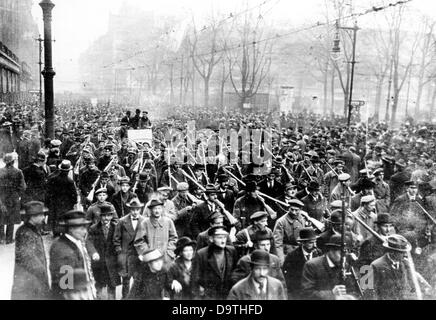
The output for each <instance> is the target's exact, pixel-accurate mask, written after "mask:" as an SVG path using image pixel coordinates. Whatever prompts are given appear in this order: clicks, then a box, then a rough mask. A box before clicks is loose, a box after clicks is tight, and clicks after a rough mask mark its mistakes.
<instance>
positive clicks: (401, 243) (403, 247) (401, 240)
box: [383, 234, 412, 252]
mask: <svg viewBox="0 0 436 320" xmlns="http://www.w3.org/2000/svg"><path fill="white" fill-rule="evenodd" d="M383 247H385V248H386V249H389V250H392V251H398V252H408V251H410V249H411V248H412V246H411V245H410V243H409V241H407V239H406V238H405V237H403V236H402V235H399V234H393V235H390V236H388V237H387V240H386V241H385V242H384V243H383Z"/></svg>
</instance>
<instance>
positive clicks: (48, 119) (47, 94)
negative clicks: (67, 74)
mask: <svg viewBox="0 0 436 320" xmlns="http://www.w3.org/2000/svg"><path fill="white" fill-rule="evenodd" d="M39 5H40V7H41V8H42V13H43V20H44V71H42V75H43V76H44V106H45V137H46V138H50V139H53V138H54V93H53V78H54V76H55V74H56V73H55V72H54V70H53V64H52V40H51V20H52V14H51V12H52V10H53V8H54V6H55V5H54V3H53V2H51V1H50V0H42V1H41V2H40V3H39Z"/></svg>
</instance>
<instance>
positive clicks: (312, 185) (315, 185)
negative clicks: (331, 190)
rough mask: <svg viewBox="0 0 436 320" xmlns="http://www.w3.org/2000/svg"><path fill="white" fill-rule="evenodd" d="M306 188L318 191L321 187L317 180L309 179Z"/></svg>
mask: <svg viewBox="0 0 436 320" xmlns="http://www.w3.org/2000/svg"><path fill="white" fill-rule="evenodd" d="M307 189H308V190H309V191H319V190H321V187H320V185H319V183H318V182H317V181H310V182H309V185H308V186H307Z"/></svg>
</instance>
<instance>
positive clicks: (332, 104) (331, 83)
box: [330, 68, 335, 115]
mask: <svg viewBox="0 0 436 320" xmlns="http://www.w3.org/2000/svg"><path fill="white" fill-rule="evenodd" d="M330 90H331V97H330V99H331V105H330V114H331V115H334V114H335V69H334V68H332V76H331V78H330Z"/></svg>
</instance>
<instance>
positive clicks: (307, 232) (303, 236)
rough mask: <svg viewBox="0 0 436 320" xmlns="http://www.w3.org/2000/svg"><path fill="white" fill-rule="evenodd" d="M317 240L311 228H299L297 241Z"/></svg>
mask: <svg viewBox="0 0 436 320" xmlns="http://www.w3.org/2000/svg"><path fill="white" fill-rule="evenodd" d="M316 238H318V237H317V236H316V232H315V230H314V229H313V228H301V229H300V231H299V234H298V238H297V241H309V240H315V239H316Z"/></svg>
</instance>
